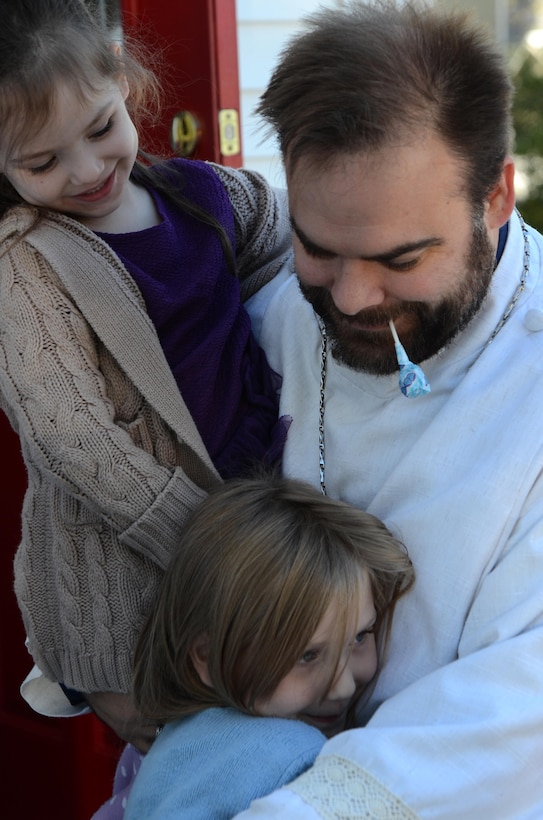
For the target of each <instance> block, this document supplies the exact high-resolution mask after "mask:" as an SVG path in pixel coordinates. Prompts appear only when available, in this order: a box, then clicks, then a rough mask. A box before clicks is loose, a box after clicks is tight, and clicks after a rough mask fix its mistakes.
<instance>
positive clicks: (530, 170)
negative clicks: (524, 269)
mask: <svg viewBox="0 0 543 820" xmlns="http://www.w3.org/2000/svg"><path fill="white" fill-rule="evenodd" d="M516 63H517V65H518V68H517V70H516V71H515V72H514V77H513V79H514V83H515V100H514V104H513V122H514V126H515V156H516V160H517V168H518V172H519V175H520V174H522V178H523V180H524V181H525V183H526V186H525V187H526V195H525V196H522V198H521V197H520V196H519V198H518V207H519V210H520V211H521V212H522V215H523V216H524V218H525V220H526V221H527V222H528V223H529V224H530V225H533V226H534V228H537V229H538V230H539V231H541V232H542V233H543V63H542V61H541V60H540V59H538V58H537V57H536V56H534V54H532V53H531V52H529V51H527V50H522V51H521V52H519V54H518V55H517V59H516ZM519 188H520V186H519Z"/></svg>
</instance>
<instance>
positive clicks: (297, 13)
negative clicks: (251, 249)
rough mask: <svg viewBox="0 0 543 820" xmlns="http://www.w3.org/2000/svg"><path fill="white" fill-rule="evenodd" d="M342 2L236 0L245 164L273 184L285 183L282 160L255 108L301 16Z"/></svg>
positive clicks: (336, 0)
mask: <svg viewBox="0 0 543 820" xmlns="http://www.w3.org/2000/svg"><path fill="white" fill-rule="evenodd" d="M340 5H341V0H322V1H321V0H237V19H238V59H239V82H240V107H241V138H242V151H243V165H244V166H245V167H246V168H252V169H253V170H255V171H260V173H261V174H263V175H264V176H265V177H266V178H267V179H268V180H269V181H270V182H271V183H272V184H273V185H283V184H284V176H283V169H282V164H281V159H280V157H279V155H278V152H277V147H276V144H275V140H274V139H273V138H268V137H266V136H265V133H264V131H263V124H262V121H261V120H260V119H259V118H257V117H255V116H254V114H253V111H254V108H255V106H256V104H257V102H258V98H259V96H260V94H261V93H262V91H263V90H264V88H265V87H266V85H267V82H268V80H269V78H270V76H271V73H272V70H273V68H274V66H275V64H276V62H277V59H278V57H279V52H280V51H281V49H282V47H283V45H284V44H285V42H286V41H287V40H288V39H289V37H290V36H291V35H292V34H294V33H295V31H296V30H297V29H298V28H299V21H300V19H301V18H302V17H303V16H304V15H306V14H308V13H309V12H312V11H315V10H316V9H317V8H319V7H322V6H324V7H334V6H340Z"/></svg>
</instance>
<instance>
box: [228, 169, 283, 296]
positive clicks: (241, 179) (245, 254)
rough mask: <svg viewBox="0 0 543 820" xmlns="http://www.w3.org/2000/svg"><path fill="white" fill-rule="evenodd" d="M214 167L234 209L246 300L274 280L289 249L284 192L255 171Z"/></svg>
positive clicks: (242, 286) (241, 274) (240, 276)
mask: <svg viewBox="0 0 543 820" xmlns="http://www.w3.org/2000/svg"><path fill="white" fill-rule="evenodd" d="M213 168H214V170H215V172H216V174H217V175H218V177H219V179H220V180H221V182H222V184H223V185H224V187H225V189H226V192H227V194H228V196H229V198H230V202H231V204H232V208H233V211H234V224H235V232H236V260H237V272H238V276H239V278H240V280H241V295H242V299H243V300H246V299H248V298H249V297H250V296H252V295H253V294H254V293H256V292H257V291H258V290H260V288H261V287H263V286H264V285H265V284H266V283H267V282H269V281H270V280H271V279H273V277H274V276H275V275H276V274H277V273H278V271H279V270H280V268H281V267H282V265H283V264H284V263H285V261H286V260H287V258H288V257H289V255H290V252H291V250H292V230H291V227H290V219H289V210H288V198H287V192H286V190H283V189H279V188H273V187H272V186H270V185H269V184H268V183H267V182H266V180H265V179H264V177H262V176H261V175H260V174H258V173H257V172H256V171H248V170H246V169H241V170H240V169H235V168H225V167H223V166H220V165H213Z"/></svg>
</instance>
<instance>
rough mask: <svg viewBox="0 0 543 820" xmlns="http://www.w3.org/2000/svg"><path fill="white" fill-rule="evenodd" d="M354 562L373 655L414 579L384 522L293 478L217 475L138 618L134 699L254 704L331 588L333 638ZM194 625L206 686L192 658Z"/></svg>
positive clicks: (289, 664) (158, 706) (147, 703)
mask: <svg viewBox="0 0 543 820" xmlns="http://www.w3.org/2000/svg"><path fill="white" fill-rule="evenodd" d="M361 571H362V572H361ZM363 573H367V575H368V577H369V579H370V583H371V589H372V592H373V598H374V604H375V608H376V613H377V622H376V627H375V629H376V633H377V634H376V637H377V641H378V646H379V647H380V654H382V650H383V644H384V641H385V638H386V635H387V631H388V627H389V624H390V618H391V616H392V612H393V609H394V606H395V603H396V601H397V600H398V598H399V597H400V595H402V594H403V593H404V592H406V590H407V589H409V587H410V586H411V584H412V583H413V569H412V565H411V562H410V560H409V557H408V555H407V552H406V550H405V548H404V547H403V546H402V545H401V543H400V542H399V541H398V540H396V538H394V536H393V535H392V534H391V533H390V532H389V531H388V529H387V528H386V527H385V525H384V524H383V523H382V522H381V521H379V520H378V519H377V518H375V517H374V516H372V515H369V514H368V513H365V512H362V511H361V510H358V509H356V508H354V507H351V506H349V505H347V504H345V503H343V502H340V501H334V500H332V499H330V498H326V497H324V496H323V495H322V494H321V493H320V492H319V491H317V490H315V489H314V488H313V487H311V486H310V485H308V484H305V483H304V482H301V481H297V480H293V479H285V478H279V477H273V476H271V477H270V476H264V477H257V478H251V479H236V480H232V481H229V482H227V483H226V484H224V485H222V486H220V487H219V488H217V489H216V490H214V491H213V492H212V493H211V495H210V496H209V497H208V498H207V499H206V500H205V501H204V502H203V503H202V504H201V505H200V506H199V507H198V508H197V509H196V510H195V512H194V513H193V514H192V516H191V518H190V519H189V521H188V524H187V527H186V529H185V531H184V535H183V539H182V542H181V543H180V544H179V549H178V551H177V553H176V554H175V555H174V557H173V559H172V562H171V564H170V566H169V568H168V569H167V571H166V574H165V577H164V580H163V585H162V588H161V591H160V593H159V596H158V600H157V602H156V606H155V608H154V609H153V611H152V613H151V614H150V616H149V618H148V621H147V623H146V625H145V627H144V629H143V632H142V635H141V637H140V640H139V643H138V646H137V649H136V653H135V660H134V697H135V701H136V704H137V705H138V707H139V708H140V709H141V711H142V712H143V713H144V714H145V715H147V716H149V717H150V718H152V719H154V720H156V721H158V722H160V723H165V722H167V721H170V720H175V719H177V718H180V717H183V716H185V715H189V714H192V713H195V712H198V711H201V710H203V709H206V708H208V707H211V706H234V707H236V708H238V709H240V710H242V711H245V712H248V713H254V707H253V705H254V703H255V701H256V700H257V699H258V698H266V697H269V696H270V695H271V694H272V693H273V691H274V690H275V689H276V687H277V685H278V684H279V682H280V681H281V680H282V679H283V678H284V677H285V675H286V674H287V673H288V672H289V671H290V670H291V669H292V668H293V667H294V665H295V664H296V662H297V661H298V660H299V658H300V656H301V655H302V653H303V651H304V649H306V647H307V645H308V643H309V641H310V640H311V638H312V636H313V634H314V633H315V630H316V629H317V626H318V624H319V622H320V621H321V619H322V617H323V615H324V614H325V612H326V610H327V609H328V607H329V605H330V603H331V601H332V599H333V600H334V602H336V601H337V600H338V599H339V600H340V601H341V602H342V604H343V611H340V612H338V619H337V623H338V638H339V639H340V640H341V638H342V637H343V636H344V633H345V628H346V624H347V619H348V615H349V614H350V613H352V608H353V601H357V599H358V592H359V589H360V584H361V579H362V578H363V577H364V576H363ZM338 593H339V595H338ZM202 635H205V636H206V638H207V641H208V646H207V650H208V658H207V663H208V672H209V676H210V678H211V682H212V688H211V687H208V686H206V685H205V684H204V683H202V681H201V680H200V677H199V675H198V673H197V671H196V669H195V667H194V665H193V663H192V660H191V649H192V647H193V646H194V645H195V643H196V642H197V641H198V640H199V639H200V638H201V636H202Z"/></svg>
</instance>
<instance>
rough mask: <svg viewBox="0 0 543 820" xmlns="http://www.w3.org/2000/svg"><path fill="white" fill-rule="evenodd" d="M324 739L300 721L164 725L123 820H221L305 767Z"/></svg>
mask: <svg viewBox="0 0 543 820" xmlns="http://www.w3.org/2000/svg"><path fill="white" fill-rule="evenodd" d="M325 740H326V738H325V737H324V735H323V734H321V732H319V731H318V729H315V728H314V727H312V726H308V725H306V724H305V723H302V722H301V721H298V720H287V719H284V718H271V717H251V716H249V715H245V714H242V713H241V712H238V711H237V710H236V709H227V708H224V709H207V710H206V711H204V712H200V713H198V714H196V715H193V716H191V717H189V718H185V719H184V720H179V721H176V722H175V723H170V724H167V725H166V726H165V727H164V729H163V730H162V732H161V733H160V735H159V736H158V738H157V739H156V741H155V742H154V744H153V746H152V747H151V750H150V752H149V753H148V754H147V755H146V757H145V758H144V760H143V763H142V765H141V768H140V770H139V772H138V774H137V776H136V779H135V781H134V785H133V787H132V790H131V792H130V797H129V799H128V803H127V806H126V811H125V815H124V820H170V819H171V820H173V818H175V820H179V818H183V820H221V818H223V820H227V818H231V817H232V816H233V815H235V814H236V813H237V812H240V811H243V810H244V809H246V808H248V806H249V805H250V803H251V801H252V800H255V799H256V798H258V797H262V796H263V795H266V794H269V793H270V792H272V791H273V790H274V789H277V788H279V787H280V786H282V785H284V784H285V783H288V782H290V781H291V780H293V779H294V778H295V777H297V776H298V775H299V774H301V773H302V772H304V771H306V769H308V768H309V766H311V764H312V763H313V761H314V760H315V758H316V756H317V754H318V753H319V751H320V749H321V748H322V746H323V744H324V742H325Z"/></svg>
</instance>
